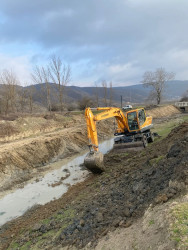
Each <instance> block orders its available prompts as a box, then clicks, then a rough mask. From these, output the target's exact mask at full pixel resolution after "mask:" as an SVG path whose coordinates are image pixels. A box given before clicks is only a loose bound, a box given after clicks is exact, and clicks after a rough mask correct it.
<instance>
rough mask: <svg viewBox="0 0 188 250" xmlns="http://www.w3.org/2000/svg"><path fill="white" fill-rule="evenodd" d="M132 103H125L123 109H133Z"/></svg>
mask: <svg viewBox="0 0 188 250" xmlns="http://www.w3.org/2000/svg"><path fill="white" fill-rule="evenodd" d="M132 108H133V107H132V105H125V106H124V107H123V108H122V109H123V110H127V109H132Z"/></svg>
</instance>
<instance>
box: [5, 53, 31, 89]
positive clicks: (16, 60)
mask: <svg viewBox="0 0 188 250" xmlns="http://www.w3.org/2000/svg"><path fill="white" fill-rule="evenodd" d="M4 69H8V70H12V71H13V72H14V73H15V74H16V75H17V77H18V79H19V81H20V84H21V85H28V84H31V80H30V72H31V67H30V62H29V60H28V58H27V57H23V56H21V57H10V56H7V55H4V54H0V71H3V70H4Z"/></svg>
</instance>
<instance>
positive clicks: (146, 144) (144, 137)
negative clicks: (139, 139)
mask: <svg viewBox="0 0 188 250" xmlns="http://www.w3.org/2000/svg"><path fill="white" fill-rule="evenodd" d="M143 145H144V148H146V147H147V146H148V140H147V137H146V136H145V135H144V136H143Z"/></svg>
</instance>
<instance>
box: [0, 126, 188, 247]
mask: <svg viewBox="0 0 188 250" xmlns="http://www.w3.org/2000/svg"><path fill="white" fill-rule="evenodd" d="M187 152H188V123H187V122H184V123H183V124H181V125H180V126H178V127H176V128H175V129H173V130H172V131H171V133H170V134H169V135H168V136H167V137H166V138H164V139H161V140H158V141H157V142H155V143H153V144H151V146H149V147H148V148H146V149H145V150H144V151H136V152H124V153H119V152H118V153H116V152H113V151H112V152H110V153H109V154H107V155H105V167H106V171H105V172H104V173H102V174H101V175H90V177H89V179H87V180H86V181H85V182H83V183H80V184H78V185H76V186H73V187H71V188H70V190H69V192H68V193H66V194H65V195H64V196H62V197H61V198H60V199H58V200H55V201H52V202H50V203H48V204H46V205H44V206H38V207H35V208H33V209H32V210H30V211H28V212H27V213H26V214H25V215H24V216H22V217H20V218H18V219H16V220H13V221H11V222H9V223H7V224H5V225H4V226H2V227H1V229H0V241H1V245H2V247H1V248H2V249H6V248H8V247H10V249H20V248H21V247H25V248H26V249H27V248H28V249H29V248H35V249H60V248H63V247H65V248H67V246H68V247H69V249H74V248H76V249H78V248H89V249H93V248H95V247H96V248H97V249H101V248H100V246H101V245H100V242H99V241H100V239H101V237H104V236H105V235H107V234H108V232H109V231H111V232H112V233H114V230H116V229H117V228H129V227H130V231H127V232H130V233H131V225H132V226H133V230H134V229H135V227H136V225H137V224H135V223H139V220H141V217H142V216H143V215H144V213H145V211H148V210H147V209H148V208H149V207H150V208H152V209H154V211H155V207H156V208H157V206H158V207H160V206H161V205H160V204H163V203H166V202H168V201H170V200H172V199H173V198H176V197H178V196H179V195H180V194H185V193H186V187H187V184H188V155H187ZM159 211H160V209H159V210H156V211H155V213H156V215H157V213H158V214H159ZM143 218H144V217H143ZM143 218H142V219H143ZM147 223H148V222H147ZM151 224H152V223H151ZM159 224H160V223H159ZM164 224H165V222H164ZM157 228H158V227H157ZM156 230H157V229H156ZM115 233H116V232H115ZM156 235H157V234H156ZM161 235H162V234H161ZM167 236H168V235H167V234H164V237H163V239H162V244H163V243H165V241H166V239H167ZM108 237H109V236H108ZM139 237H141V235H140V236H138V239H137V241H135V243H136V245H135V246H134V245H131V244H132V243H130V244H128V247H127V248H122V249H144V248H143V247H142V244H143V242H144V241H141V240H140V241H139ZM152 237H153V236H152ZM157 237H158V236H157ZM159 237H160V236H159ZM102 240H103V239H102ZM98 242H99V243H98ZM130 242H133V239H131V241H130ZM156 242H157V243H156ZM166 242H167V243H168V246H167V248H165V245H164V246H162V247H163V248H162V247H161V248H159V246H158V245H157V244H159V240H156V238H155V240H153V243H152V242H151V244H150V245H151V246H153V248H150V249H173V248H176V243H175V242H174V241H173V240H170V239H169V241H166ZM97 244H98V246H97ZM101 244H102V243H101ZM138 244H139V245H138ZM148 244H149V243H148ZM162 244H161V245H162ZM150 245H148V246H150ZM112 246H113V245H112ZM169 247H170V248H169ZM107 249H108V248H107ZM182 249H183V248H182Z"/></svg>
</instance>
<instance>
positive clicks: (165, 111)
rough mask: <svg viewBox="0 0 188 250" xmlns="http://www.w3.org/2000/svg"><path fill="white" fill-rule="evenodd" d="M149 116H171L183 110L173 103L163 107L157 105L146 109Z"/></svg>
mask: <svg viewBox="0 0 188 250" xmlns="http://www.w3.org/2000/svg"><path fill="white" fill-rule="evenodd" d="M146 114H147V115H148V116H152V117H153V118H154V119H155V118H161V117H169V116H173V115H177V114H181V111H180V110H179V109H178V108H176V107H175V106H173V105H166V106H161V107H155V108H152V109H148V110H146Z"/></svg>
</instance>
